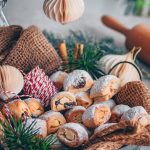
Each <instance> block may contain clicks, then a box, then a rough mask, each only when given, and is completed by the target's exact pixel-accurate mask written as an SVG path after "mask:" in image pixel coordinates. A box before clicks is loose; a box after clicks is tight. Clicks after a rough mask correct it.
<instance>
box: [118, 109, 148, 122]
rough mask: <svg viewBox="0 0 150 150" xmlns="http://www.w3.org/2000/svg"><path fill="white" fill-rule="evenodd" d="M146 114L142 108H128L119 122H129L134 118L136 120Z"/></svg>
mask: <svg viewBox="0 0 150 150" xmlns="http://www.w3.org/2000/svg"><path fill="white" fill-rule="evenodd" d="M147 114H148V113H147V112H146V110H145V109H144V107H142V106H136V107H133V108H130V109H129V110H128V111H126V112H125V113H124V114H123V115H122V117H121V120H126V121H131V120H133V119H135V118H138V117H140V116H142V115H147Z"/></svg>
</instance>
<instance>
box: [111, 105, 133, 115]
mask: <svg viewBox="0 0 150 150" xmlns="http://www.w3.org/2000/svg"><path fill="white" fill-rule="evenodd" d="M130 108H131V107H129V106H128V105H123V104H120V105H117V106H115V107H114V108H113V109H112V114H116V115H118V116H122V115H123V113H125V112H126V111H128V110H129V109H130Z"/></svg>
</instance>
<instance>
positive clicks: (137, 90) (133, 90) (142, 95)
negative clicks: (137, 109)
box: [115, 81, 150, 113]
mask: <svg viewBox="0 0 150 150" xmlns="http://www.w3.org/2000/svg"><path fill="white" fill-rule="evenodd" d="M115 100H116V102H117V103H118V104H125V105H129V106H130V107H134V106H143V107H144V108H145V109H146V111H147V112H148V113H150V90H149V89H148V88H147V87H146V85H145V84H144V83H143V82H142V81H133V82H129V83H127V84H126V85H125V86H123V87H122V88H121V89H120V91H119V92H118V94H117V95H116V96H115Z"/></svg>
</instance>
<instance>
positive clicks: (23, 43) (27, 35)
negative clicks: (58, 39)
mask: <svg viewBox="0 0 150 150" xmlns="http://www.w3.org/2000/svg"><path fill="white" fill-rule="evenodd" d="M5 64H7V65H12V66H15V67H17V68H19V69H20V70H23V71H24V72H28V71H30V70H31V69H33V68H34V67H36V66H37V65H38V66H39V67H40V68H42V69H43V70H44V71H45V72H46V73H47V74H51V73H52V72H54V71H55V70H56V69H58V68H59V66H60V65H61V59H60V57H59V56H58V54H57V52H56V51H55V49H54V48H53V46H52V45H51V44H50V43H49V42H48V41H47V39H46V38H45V37H44V35H43V34H42V32H41V31H40V30H39V29H38V28H37V27H36V26H31V27H29V28H27V29H26V30H24V32H23V33H22V35H21V37H20V38H19V40H18V41H17V43H16V45H15V46H14V47H13V49H12V50H11V51H10V53H9V55H8V56H7V57H6V59H5V60H4V62H3V65H5Z"/></svg>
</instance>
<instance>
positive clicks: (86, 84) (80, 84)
mask: <svg viewBox="0 0 150 150" xmlns="http://www.w3.org/2000/svg"><path fill="white" fill-rule="evenodd" d="M92 85H93V79H92V77H91V76H90V75H89V73H88V72H86V71H84V70H74V71H73V72H71V73H70V74H69V75H68V77H66V78H65V80H64V85H63V87H64V90H65V91H69V92H73V93H78V92H85V91H87V90H89V89H90V88H91V86H92Z"/></svg>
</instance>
